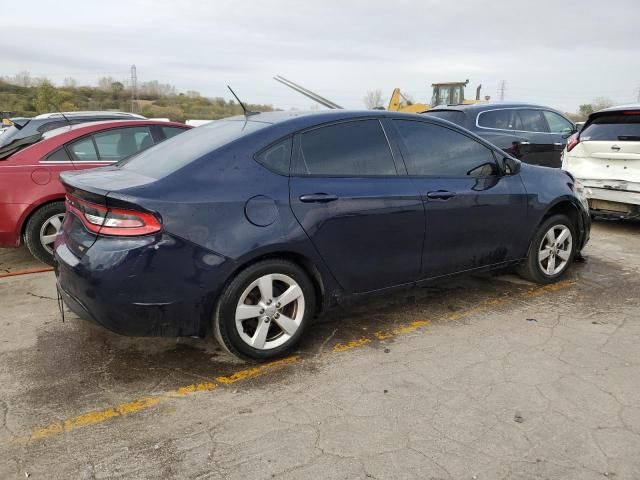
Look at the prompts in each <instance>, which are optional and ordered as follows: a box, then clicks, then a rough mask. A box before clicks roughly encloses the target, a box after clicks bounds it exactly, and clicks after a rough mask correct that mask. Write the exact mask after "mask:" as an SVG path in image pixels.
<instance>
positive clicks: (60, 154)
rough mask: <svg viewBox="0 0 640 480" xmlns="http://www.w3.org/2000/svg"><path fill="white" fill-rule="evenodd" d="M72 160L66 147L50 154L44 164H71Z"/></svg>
mask: <svg viewBox="0 0 640 480" xmlns="http://www.w3.org/2000/svg"><path fill="white" fill-rule="evenodd" d="M70 161H71V159H70V158H69V155H68V154H67V151H66V150H65V149H64V147H60V148H59V149H57V150H56V151H55V152H53V153H51V154H49V156H48V157H47V158H45V159H43V162H70Z"/></svg>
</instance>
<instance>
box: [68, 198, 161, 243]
mask: <svg viewBox="0 0 640 480" xmlns="http://www.w3.org/2000/svg"><path fill="white" fill-rule="evenodd" d="M66 205H67V211H68V212H69V213H72V214H74V215H75V216H76V217H78V218H79V219H80V221H81V222H82V224H83V225H84V226H85V227H86V229H87V230H89V231H90V232H93V233H96V234H100V235H121V236H127V237H130V236H136V235H148V234H150V233H155V232H159V231H160V229H161V228H162V225H161V224H160V221H159V220H158V219H157V218H156V217H155V216H154V215H152V214H151V213H147V212H140V211H137V210H124V209H119V208H107V207H105V206H104V205H98V204H96V203H91V202H87V201H86V200H82V199H80V198H78V197H74V196H73V195H67V201H66Z"/></svg>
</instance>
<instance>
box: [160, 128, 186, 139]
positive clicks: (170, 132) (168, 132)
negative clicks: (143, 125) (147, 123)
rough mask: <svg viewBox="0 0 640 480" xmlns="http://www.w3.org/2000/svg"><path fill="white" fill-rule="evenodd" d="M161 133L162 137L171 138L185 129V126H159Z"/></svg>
mask: <svg viewBox="0 0 640 480" xmlns="http://www.w3.org/2000/svg"><path fill="white" fill-rule="evenodd" d="M160 130H162V133H163V134H164V138H171V137H175V136H176V135H179V134H180V133H182V132H184V131H185V130H187V129H186V128H178V127H160Z"/></svg>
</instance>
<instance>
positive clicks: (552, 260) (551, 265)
mask: <svg viewBox="0 0 640 480" xmlns="http://www.w3.org/2000/svg"><path fill="white" fill-rule="evenodd" d="M555 271H556V257H554V256H550V257H549V261H548V262H547V275H553V274H554V273H555Z"/></svg>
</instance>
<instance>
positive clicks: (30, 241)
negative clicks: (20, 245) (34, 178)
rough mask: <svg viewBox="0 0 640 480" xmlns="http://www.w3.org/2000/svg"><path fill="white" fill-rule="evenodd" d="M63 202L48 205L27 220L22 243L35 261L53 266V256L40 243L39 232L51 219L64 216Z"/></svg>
mask: <svg viewBox="0 0 640 480" xmlns="http://www.w3.org/2000/svg"><path fill="white" fill-rule="evenodd" d="M64 212H65V208H64V202H52V203H48V204H46V205H44V206H42V207H40V208H39V209H38V210H36V211H35V212H34V213H33V215H31V217H30V218H29V221H28V222H27V224H26V226H25V229H24V243H25V245H26V246H27V248H28V249H29V252H31V255H33V256H34V257H35V258H36V259H37V260H40V261H41V262H43V263H46V264H47V265H53V262H54V260H53V254H52V253H49V252H48V251H47V249H46V248H45V247H44V245H43V244H42V242H41V241H40V231H41V229H42V226H43V225H44V224H45V222H46V221H47V220H49V219H50V218H51V217H53V216H56V215H60V214H64Z"/></svg>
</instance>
